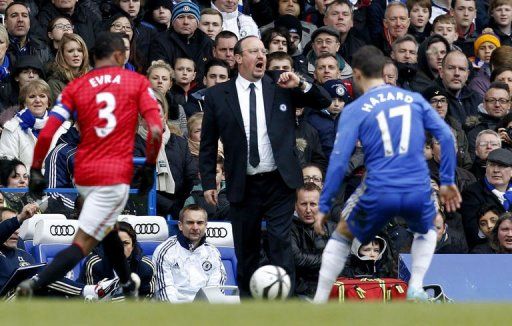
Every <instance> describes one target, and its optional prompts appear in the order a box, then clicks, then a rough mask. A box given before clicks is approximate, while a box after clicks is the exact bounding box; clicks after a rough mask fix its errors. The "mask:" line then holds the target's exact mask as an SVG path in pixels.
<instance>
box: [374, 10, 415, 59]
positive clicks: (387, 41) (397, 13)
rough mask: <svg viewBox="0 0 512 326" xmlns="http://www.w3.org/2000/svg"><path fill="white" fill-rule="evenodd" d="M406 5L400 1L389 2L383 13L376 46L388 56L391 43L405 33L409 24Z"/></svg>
mask: <svg viewBox="0 0 512 326" xmlns="http://www.w3.org/2000/svg"><path fill="white" fill-rule="evenodd" d="M410 22H411V21H410V19H409V13H408V11H407V7H406V6H405V5H404V4H403V3H401V2H390V3H389V4H388V5H387V7H386V11H385V13H384V20H383V24H384V31H383V35H382V36H381V37H380V39H379V40H376V42H377V44H376V45H377V46H378V47H379V48H380V49H382V50H383V52H384V54H385V55H387V56H389V54H390V53H391V44H393V42H394V41H395V40H396V39H397V38H399V37H401V36H404V35H405V34H407V30H408V28H409V24H410Z"/></svg>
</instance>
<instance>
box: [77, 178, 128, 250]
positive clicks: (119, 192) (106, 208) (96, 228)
mask: <svg viewBox="0 0 512 326" xmlns="http://www.w3.org/2000/svg"><path fill="white" fill-rule="evenodd" d="M76 188H77V189H78V192H79V193H80V195H81V196H83V197H84V200H85V201H84V206H83V208H82V211H81V212H80V217H79V218H78V222H79V224H78V225H79V228H80V229H81V230H82V231H84V232H85V233H87V234H88V235H90V236H91V237H93V238H95V239H96V240H98V241H101V240H103V238H104V237H105V236H106V235H107V234H108V233H109V232H110V231H111V230H112V228H113V227H114V225H115V224H116V222H117V217H118V216H119V214H120V213H121V212H122V211H123V209H124V206H125V205H126V202H127V201H128V194H129V191H130V186H129V185H127V184H117V185H112V186H87V187H86V186H79V185H77V186H76Z"/></svg>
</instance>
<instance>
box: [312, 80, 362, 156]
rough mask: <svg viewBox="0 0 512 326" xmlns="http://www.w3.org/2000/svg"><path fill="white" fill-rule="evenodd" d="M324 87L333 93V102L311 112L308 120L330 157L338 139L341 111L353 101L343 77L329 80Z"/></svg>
mask: <svg viewBox="0 0 512 326" xmlns="http://www.w3.org/2000/svg"><path fill="white" fill-rule="evenodd" d="M323 88H324V89H325V90H326V91H327V92H328V93H329V95H331V98H332V103H331V105H330V106H329V107H327V108H325V109H323V110H320V111H313V112H311V114H310V115H309V117H308V122H309V123H310V124H311V125H312V126H313V127H314V128H315V129H316V130H317V131H318V136H319V137H320V143H322V150H323V152H324V154H325V156H326V157H329V156H330V155H331V151H332V148H333V146H334V140H335V139H336V131H337V129H338V120H339V116H340V113H341V111H343V108H344V107H345V105H346V104H348V103H350V102H352V96H351V95H350V92H349V90H348V89H347V86H345V84H344V83H343V81H342V80H341V79H332V80H328V81H326V82H325V83H324V84H323Z"/></svg>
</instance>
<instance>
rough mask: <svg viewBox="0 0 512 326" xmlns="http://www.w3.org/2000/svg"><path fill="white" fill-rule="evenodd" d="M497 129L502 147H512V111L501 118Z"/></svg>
mask: <svg viewBox="0 0 512 326" xmlns="http://www.w3.org/2000/svg"><path fill="white" fill-rule="evenodd" d="M497 130H498V133H499V138H500V140H501V147H503V148H507V149H510V148H512V138H511V136H512V113H509V114H507V115H506V116H504V117H503V118H502V119H501V121H500V122H499V124H498V125H497ZM509 133H510V135H509Z"/></svg>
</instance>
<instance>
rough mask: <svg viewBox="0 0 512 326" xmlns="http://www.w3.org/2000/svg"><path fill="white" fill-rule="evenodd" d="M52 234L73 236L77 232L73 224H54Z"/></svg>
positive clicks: (51, 227) (51, 228)
mask: <svg viewBox="0 0 512 326" xmlns="http://www.w3.org/2000/svg"><path fill="white" fill-rule="evenodd" d="M50 234H51V235H55V236H71V235H73V234H75V227H74V226H73V225H52V226H50Z"/></svg>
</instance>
